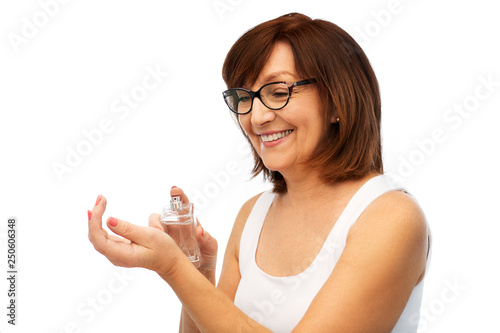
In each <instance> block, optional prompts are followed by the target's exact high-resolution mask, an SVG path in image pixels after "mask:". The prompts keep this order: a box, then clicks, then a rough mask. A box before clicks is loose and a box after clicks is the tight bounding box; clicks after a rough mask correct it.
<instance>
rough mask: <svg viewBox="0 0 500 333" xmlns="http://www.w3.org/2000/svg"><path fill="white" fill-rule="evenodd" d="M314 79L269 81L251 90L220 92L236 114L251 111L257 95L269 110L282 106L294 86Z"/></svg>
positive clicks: (290, 94)
mask: <svg viewBox="0 0 500 333" xmlns="http://www.w3.org/2000/svg"><path fill="white" fill-rule="evenodd" d="M315 82H316V79H307V80H302V81H297V82H293V83H290V82H271V83H268V84H265V85H263V86H262V87H261V88H260V89H259V90H257V91H255V92H253V91H251V90H248V89H244V88H233V89H229V90H226V91H224V92H223V93H222V96H223V97H224V101H225V102H226V104H227V106H228V107H229V109H230V110H231V111H233V112H234V113H236V114H247V113H249V112H250V111H252V106H253V99H254V98H255V97H257V98H258V99H259V100H260V101H261V102H262V104H264V105H265V106H266V107H267V108H269V109H271V110H279V109H282V108H284V107H285V106H286V105H287V104H288V101H289V100H290V96H292V91H293V88H294V87H297V86H304V85H306V84H311V83H315Z"/></svg>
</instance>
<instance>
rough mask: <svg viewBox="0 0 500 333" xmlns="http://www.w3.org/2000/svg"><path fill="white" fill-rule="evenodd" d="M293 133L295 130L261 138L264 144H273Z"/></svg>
mask: <svg viewBox="0 0 500 333" xmlns="http://www.w3.org/2000/svg"><path fill="white" fill-rule="evenodd" d="M292 132H293V130H286V131H283V132H277V133H273V134H269V135H261V136H260V138H261V139H262V141H263V142H271V141H276V140H279V139H282V138H284V137H285V136H287V135H289V134H290V133H292Z"/></svg>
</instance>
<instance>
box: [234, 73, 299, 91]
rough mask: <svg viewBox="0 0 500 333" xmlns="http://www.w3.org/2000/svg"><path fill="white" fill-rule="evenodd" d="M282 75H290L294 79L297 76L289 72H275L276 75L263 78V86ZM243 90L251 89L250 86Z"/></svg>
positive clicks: (271, 74) (272, 74)
mask: <svg viewBox="0 0 500 333" xmlns="http://www.w3.org/2000/svg"><path fill="white" fill-rule="evenodd" d="M281 75H289V76H292V77H295V76H296V74H294V73H292V72H289V71H279V72H274V73H269V74H267V75H266V76H264V77H263V79H262V80H261V81H260V83H261V84H266V83H270V82H272V81H274V80H275V79H276V78H277V77H278V76H281ZM243 88H246V89H250V86H249V85H244V86H243Z"/></svg>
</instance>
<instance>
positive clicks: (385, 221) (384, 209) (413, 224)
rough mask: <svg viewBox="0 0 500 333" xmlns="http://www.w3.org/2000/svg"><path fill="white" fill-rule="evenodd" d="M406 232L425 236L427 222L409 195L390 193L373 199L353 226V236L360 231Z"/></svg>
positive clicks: (397, 192)
mask: <svg viewBox="0 0 500 333" xmlns="http://www.w3.org/2000/svg"><path fill="white" fill-rule="evenodd" d="M364 228H369V229H379V230H381V231H382V230H385V231H386V229H392V230H399V231H404V230H407V231H408V232H410V231H411V233H417V234H422V235H427V222H426V219H425V215H424V213H423V211H422V209H421V208H420V206H419V204H418V203H417V201H416V200H415V198H413V197H412V196H411V195H410V194H407V193H405V192H403V191H390V192H387V193H385V194H383V195H381V196H380V197H378V198H377V199H375V200H374V201H373V202H372V203H371V204H370V205H369V206H368V207H367V208H366V209H365V211H364V212H363V213H362V214H361V216H360V218H359V219H358V221H357V222H356V223H355V224H354V225H353V227H352V229H351V231H352V233H353V234H356V233H357V232H362V229H364Z"/></svg>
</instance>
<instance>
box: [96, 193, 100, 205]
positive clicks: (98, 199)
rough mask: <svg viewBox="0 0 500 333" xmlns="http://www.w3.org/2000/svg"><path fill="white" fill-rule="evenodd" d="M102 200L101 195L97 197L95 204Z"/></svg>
mask: <svg viewBox="0 0 500 333" xmlns="http://www.w3.org/2000/svg"><path fill="white" fill-rule="evenodd" d="M99 202H101V195H99V196H98V197H97V200H96V201H95V205H96V206H97V205H98V204H99Z"/></svg>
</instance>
